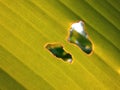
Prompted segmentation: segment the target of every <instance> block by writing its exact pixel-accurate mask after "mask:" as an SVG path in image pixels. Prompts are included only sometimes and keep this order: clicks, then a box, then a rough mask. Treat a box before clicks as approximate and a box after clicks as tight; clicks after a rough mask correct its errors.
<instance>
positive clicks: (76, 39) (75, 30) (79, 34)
mask: <svg viewBox="0 0 120 90" xmlns="http://www.w3.org/2000/svg"><path fill="white" fill-rule="evenodd" d="M68 41H69V42H70V43H73V44H75V45H77V46H78V47H80V48H81V50H82V51H84V52H85V53H87V54H91V52H92V51H93V49H92V43H91V41H90V40H89V38H88V34H87V33H86V32H85V29H84V22H83V21H79V22H77V23H73V24H72V25H71V28H70V34H69V37H68Z"/></svg>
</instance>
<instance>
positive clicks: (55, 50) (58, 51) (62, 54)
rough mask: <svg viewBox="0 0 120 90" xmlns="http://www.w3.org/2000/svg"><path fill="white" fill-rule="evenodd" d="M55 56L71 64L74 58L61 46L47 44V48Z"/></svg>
mask: <svg viewBox="0 0 120 90" xmlns="http://www.w3.org/2000/svg"><path fill="white" fill-rule="evenodd" d="M45 47H46V48H47V49H48V50H49V51H50V52H51V53H52V54H53V55H54V56H56V57H58V58H61V59H62V60H64V61H66V62H69V63H71V62H72V56H71V55H70V54H69V53H67V52H66V51H65V50H64V49H63V46H62V45H60V44H47V45H46V46H45Z"/></svg>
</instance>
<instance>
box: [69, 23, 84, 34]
mask: <svg viewBox="0 0 120 90" xmlns="http://www.w3.org/2000/svg"><path fill="white" fill-rule="evenodd" d="M71 27H72V29H73V30H75V31H77V32H78V33H80V34H82V32H84V23H83V21H80V22H78V23H74V24H72V26H71Z"/></svg>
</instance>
